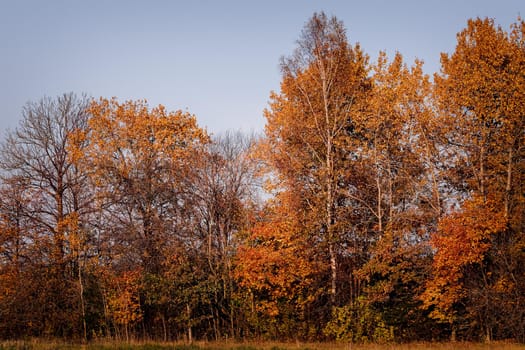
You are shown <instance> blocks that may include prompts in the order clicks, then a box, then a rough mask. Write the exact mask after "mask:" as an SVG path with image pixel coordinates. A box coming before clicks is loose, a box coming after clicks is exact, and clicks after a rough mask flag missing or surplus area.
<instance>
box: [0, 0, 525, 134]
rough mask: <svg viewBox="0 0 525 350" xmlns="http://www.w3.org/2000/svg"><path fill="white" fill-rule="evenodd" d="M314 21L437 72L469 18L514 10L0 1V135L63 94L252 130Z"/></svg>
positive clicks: (512, 17) (278, 1) (482, 2)
mask: <svg viewBox="0 0 525 350" xmlns="http://www.w3.org/2000/svg"><path fill="white" fill-rule="evenodd" d="M315 11H324V12H325V13H326V14H328V15H336V16H337V17H338V18H339V19H340V20H342V21H343V22H344V24H345V26H346V28H347V31H348V37H349V40H350V42H352V43H355V42H359V43H360V44H361V46H362V47H363V49H364V51H365V52H366V53H368V54H369V55H370V56H371V57H372V58H375V57H376V56H377V53H378V51H379V50H386V51H387V54H388V55H389V56H392V55H393V54H394V52H395V51H396V50H397V51H399V52H401V53H402V54H403V55H404V57H405V59H406V60H408V61H413V59H414V58H416V57H418V58H420V59H423V60H424V61H425V67H426V68H425V69H426V71H427V72H428V73H433V72H434V71H436V70H438V69H439V53H440V52H452V51H453V50H454V47H455V44H456V36H455V35H456V33H457V32H458V31H460V30H462V29H463V28H464V27H465V26H466V21H467V19H468V18H473V17H476V16H480V17H485V16H488V17H491V18H494V19H495V20H496V23H498V24H501V25H502V26H503V28H504V29H508V27H509V24H510V23H512V22H515V21H516V19H517V17H518V15H520V14H521V15H522V16H524V15H525V13H524V12H525V1H523V0H493V1H488V0H464V1H462V0H441V1H434V0H431V1H425V0H413V1H412V0H410V1H403V0H398V1H394V0H392V1H389V0H384V1H380V0H360V1H353V0H346V1H308V0H303V1H299V0H294V1H287V0H258V1H249V0H244V1H241V0H239V1H227V0H225V1H219V0H217V1H190V0H186V1H177V0H173V1H167V0H166V1H161V0H150V1H147V0H142V1H137V0H84V1H80V0H46V1H44V0H34V1H28V0H0V132H1V133H2V134H3V131H4V130H5V129H6V128H14V127H16V125H17V124H18V121H19V120H20V117H21V109H22V106H23V105H24V104H25V103H26V102H27V101H37V100H39V99H40V98H41V97H43V96H51V97H55V96H57V95H59V94H62V93H64V92H69V91H73V92H76V93H83V92H84V93H87V94H88V95H90V96H93V97H99V96H104V97H112V96H115V97H117V98H119V100H121V101H124V100H127V99H142V98H145V99H147V100H148V102H149V104H150V106H153V105H157V104H164V105H165V106H167V107H168V108H169V109H170V110H175V109H183V110H188V111H189V112H191V113H194V114H195V115H196V116H197V119H198V121H199V124H200V125H201V126H203V127H206V128H207V129H208V131H210V132H212V133H219V132H221V131H224V130H227V129H242V130H245V131H252V130H253V131H260V130H262V129H263V127H264V118H263V114H262V111H263V109H264V108H265V107H266V106H267V101H268V96H269V93H270V91H271V90H278V89H279V81H280V72H279V66H278V64H279V58H280V57H281V56H282V55H288V54H290V53H291V52H292V51H293V49H294V47H295V41H296V40H297V39H298V37H299V34H300V31H301V29H302V27H303V25H304V23H305V22H306V21H307V20H308V18H309V17H310V16H311V15H312V14H313V13H314V12H315Z"/></svg>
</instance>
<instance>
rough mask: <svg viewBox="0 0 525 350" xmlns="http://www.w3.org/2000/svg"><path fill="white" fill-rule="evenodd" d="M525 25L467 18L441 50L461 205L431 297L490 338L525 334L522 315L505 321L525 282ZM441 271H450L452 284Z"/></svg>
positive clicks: (447, 227) (454, 182)
mask: <svg viewBox="0 0 525 350" xmlns="http://www.w3.org/2000/svg"><path fill="white" fill-rule="evenodd" d="M523 28H524V24H523V21H521V20H520V21H519V22H518V23H515V24H514V25H513V28H512V32H511V33H510V34H509V33H507V32H505V31H504V30H503V29H501V28H500V27H496V26H495V24H494V21H493V20H490V19H479V18H478V19H475V20H469V21H468V25H467V28H466V29H465V30H463V31H462V32H460V33H459V34H458V36H457V38H458V44H457V46H456V50H455V51H454V53H453V54H452V55H450V56H449V55H446V54H442V57H441V62H442V69H441V73H440V74H439V75H436V76H435V83H436V99H437V102H438V106H439V111H440V113H441V119H442V123H441V125H442V126H441V128H442V134H443V152H446V154H447V157H448V160H447V161H446V163H444V167H445V170H446V180H447V182H446V186H447V188H448V194H447V195H448V197H449V203H455V204H457V205H459V206H460V207H461V209H460V210H459V212H458V213H455V210H449V213H448V214H447V215H446V216H445V217H444V218H443V219H442V220H441V222H440V227H439V230H438V232H437V233H436V237H435V238H433V241H434V247H435V248H437V249H438V251H437V253H436V259H435V262H434V270H435V272H434V273H435V275H434V278H433V279H431V280H430V281H429V287H428V288H429V289H428V292H427V293H426V294H425V295H424V300H425V302H426V303H427V305H428V306H431V305H433V306H435V307H436V310H435V311H434V312H433V315H435V316H436V317H444V315H448V316H447V317H446V318H447V320H448V321H449V322H452V323H454V326H455V327H456V328H458V327H460V326H461V324H467V322H468V324H470V327H469V329H471V330H475V331H476V332H479V333H478V334H484V337H485V338H487V339H491V338H492V337H500V338H504V337H509V336H512V337H516V338H518V339H522V338H523V334H524V332H523V322H519V321H518V322H517V323H515V324H520V326H518V328H515V329H513V330H511V329H510V327H506V326H504V325H505V324H507V322H503V321H502V320H504V319H505V320H508V319H513V320H518V319H523V313H522V312H521V311H517V309H520V308H517V307H516V305H520V304H522V303H523V298H522V296H521V295H520V294H519V293H518V292H517V290H522V289H523V286H522V284H521V282H519V281H522V280H523V279H522V278H520V277H518V276H522V274H523V269H522V268H521V267H520V266H522V265H523V258H524V255H523V253H522V252H521V253H520V248H518V247H520V246H521V245H522V244H523V243H522V242H523V222H524V218H525V216H524V206H523V203H524V202H523V193H524V192H523V174H524V165H525V163H524V159H525V158H524V154H523V151H524V147H523V145H524V144H525V142H524V137H525V134H524V132H523V130H524V118H523V115H524V111H525V109H524V108H525V105H524V102H523V101H524V98H525V95H524V94H525V90H524V89H523V87H524V86H525V85H524V83H525V77H524V76H523V68H524V67H525V55H524V54H525V50H524V46H523ZM487 210H489V212H486V211H487ZM480 213H482V214H480ZM472 218H478V219H479V220H478V222H471V221H470V220H472ZM466 223H469V224H466ZM468 244H473V245H474V247H471V248H469V249H467V251H472V252H473V255H471V254H463V253H461V255H462V257H463V258H464V259H467V260H466V261H464V263H463V264H459V265H460V266H462V268H461V269H460V270H458V271H456V272H455V273H448V272H447V271H449V270H450V269H453V271H455V268H453V266H451V265H456V264H457V263H458V260H456V259H455V258H454V257H458V253H457V249H459V248H458V247H465V245H468ZM474 253H475V254H474ZM448 257H452V258H448ZM459 261H462V260H461V259H460V260H459ZM458 274H459V275H458ZM443 276H448V280H447V281H446V283H447V284H446V285H445V287H444V286H443V283H445V282H444V281H442V277H443ZM458 276H461V277H458ZM467 286H468V287H467ZM463 287H464V288H463ZM444 300H446V302H444ZM460 304H461V305H463V306H464V307H463V308H462V312H461V315H462V317H461V318H458V317H457V314H458V311H459V309H460V308H459V305H460ZM510 305H514V307H512V306H510ZM489 310H500V311H501V312H493V311H489ZM451 314H454V315H455V316H451ZM472 325H475V327H472ZM470 336H471V337H476V335H474V334H470Z"/></svg>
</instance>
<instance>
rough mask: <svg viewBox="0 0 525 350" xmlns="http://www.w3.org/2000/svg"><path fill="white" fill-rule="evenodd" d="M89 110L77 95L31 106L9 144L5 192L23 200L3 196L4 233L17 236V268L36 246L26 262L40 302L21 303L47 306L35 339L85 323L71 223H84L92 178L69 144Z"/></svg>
mask: <svg viewBox="0 0 525 350" xmlns="http://www.w3.org/2000/svg"><path fill="white" fill-rule="evenodd" d="M87 105H88V99H87V98H86V97H85V96H82V97H77V96H75V95H74V94H72V93H70V94H65V95H62V96H59V97H58V98H56V99H51V98H44V99H42V100H40V101H39V102H30V103H28V104H27V105H26V106H25V108H24V109H23V113H22V120H21V122H20V125H19V127H18V128H17V129H16V130H14V131H12V132H9V133H8V135H7V137H6V139H5V141H4V142H3V143H2V155H1V159H0V166H1V168H2V171H3V173H2V176H3V182H4V184H5V186H6V187H5V190H8V189H10V191H12V192H11V195H12V196H13V197H11V198H17V202H16V203H17V205H16V206H13V203H12V202H11V204H10V201H11V199H9V198H4V202H3V206H2V208H3V210H2V214H3V215H4V223H5V224H6V225H7V226H4V228H5V229H6V230H7V231H4V232H8V231H9V232H11V233H12V235H14V236H13V237H12V238H13V239H15V241H11V245H10V248H9V249H10V250H12V249H13V247H17V248H16V249H15V254H14V255H12V256H11V263H13V264H15V266H16V265H18V264H19V263H20V262H21V261H22V259H21V257H22V256H21V255H20V252H21V251H22V250H18V248H21V247H23V246H27V245H30V246H31V251H30V252H27V251H26V253H25V258H24V260H25V262H30V263H31V267H29V266H25V268H26V269H28V268H30V269H33V271H35V272H36V271H38V273H37V274H35V275H34V276H33V277H35V279H33V280H32V283H33V284H32V285H33V288H38V289H37V290H38V292H37V293H35V294H34V295H33V297H36V299H32V298H33V297H32V298H30V299H28V300H26V301H25V303H27V304H22V305H19V307H21V308H22V309H24V308H27V307H30V305H29V304H31V303H34V304H36V305H41V306H42V309H40V310H39V311H38V312H36V314H38V317H40V319H39V321H38V322H35V327H34V328H33V329H31V330H30V332H33V331H34V332H35V333H34V334H39V333H40V334H43V332H46V333H48V334H49V335H64V336H71V335H72V334H74V333H76V332H77V329H78V328H80V327H81V326H80V323H81V319H83V316H82V312H81V310H79V308H78V306H77V305H80V304H83V302H79V301H81V300H82V298H83V292H82V280H81V279H77V277H78V276H79V274H81V271H80V267H79V265H78V259H75V258H74V256H73V254H72V251H73V250H74V247H73V245H74V240H75V236H76V233H75V232H73V231H74V230H72V223H73V221H75V226H78V225H80V224H81V223H82V222H85V220H86V217H87V215H88V213H89V211H90V199H89V193H88V192H87V191H86V187H85V186H84V184H85V182H84V181H85V176H84V174H83V173H82V172H81V171H80V169H79V168H77V166H76V165H75V164H74V163H73V162H72V160H71V157H70V156H71V154H70V150H69V147H70V146H71V144H72V134H73V133H75V132H76V131H78V130H82V129H84V128H85V126H86V121H87V117H88V114H87V111H86V108H87ZM9 208H10V209H9ZM12 244H15V246H13V245H12ZM18 246H19V247H18ZM77 252H78V250H77ZM11 253H13V252H11ZM84 253H85V252H84V251H82V252H79V254H84ZM18 269H19V268H18ZM26 271H27V270H26ZM37 275H38V276H40V277H37ZM35 291H36V290H35ZM33 312H34V311H33ZM77 327H78V328H77Z"/></svg>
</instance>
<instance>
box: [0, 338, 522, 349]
mask: <svg viewBox="0 0 525 350" xmlns="http://www.w3.org/2000/svg"><path fill="white" fill-rule="evenodd" d="M77 349H79V350H80V349H81V350H524V349H525V344H514V343H505V342H494V343H489V344H481V343H461V342H457V343H410V344H343V343H275V342H263V343H255V342H254V343H218V342H212V343H203V342H197V343H194V344H191V345H188V344H181V343H116V342H104V343H93V344H87V345H78V344H68V343H64V342H43V341H40V340H33V341H11V342H9V341H6V342H0V350H77Z"/></svg>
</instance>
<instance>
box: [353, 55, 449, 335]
mask: <svg viewBox="0 0 525 350" xmlns="http://www.w3.org/2000/svg"><path fill="white" fill-rule="evenodd" d="M422 65H423V63H422V62H421V61H416V62H415V63H414V64H413V66H412V67H408V66H407V65H406V64H405V63H404V62H403V58H402V56H401V54H399V53H397V54H396V55H395V56H394V58H393V59H392V60H391V61H390V62H389V60H388V58H387V56H386V54H385V53H380V54H379V57H378V60H377V62H376V63H375V64H373V65H372V70H371V77H370V79H371V91H370V94H369V97H368V99H367V105H366V107H365V110H364V111H363V113H361V114H360V115H359V116H358V118H360V119H359V122H358V123H356V131H357V132H358V133H359V135H360V141H361V142H360V144H359V149H360V151H359V152H358V155H357V156H356V159H355V160H354V162H355V163H357V164H358V165H357V166H358V167H359V169H360V173H361V174H364V175H366V176H363V175H362V176H361V180H360V181H359V182H357V181H356V179H357V176H356V174H355V173H354V172H349V174H348V176H349V178H348V180H347V183H348V184H350V186H349V187H348V189H347V196H348V197H349V198H351V199H352V200H353V207H354V211H356V210H360V215H361V218H360V220H355V219H354V220H352V219H351V217H349V220H352V221H353V222H355V223H359V226H360V227H361V228H360V229H361V230H362V231H363V236H365V237H368V240H369V244H368V248H367V257H366V261H365V263H364V265H363V267H362V268H361V269H359V271H358V273H357V274H356V275H357V276H358V278H360V279H361V280H362V291H359V290H358V291H357V294H356V295H355V296H354V298H353V299H352V300H351V301H350V303H349V305H348V306H346V308H350V309H355V310H357V311H358V312H357V313H361V314H362V313H363V310H366V311H367V312H368V314H369V315H370V316H373V317H374V318H376V319H379V318H380V319H381V322H383V323H384V325H385V326H386V327H391V330H392V331H394V332H391V331H389V332H385V331H379V330H378V331H376V332H375V333H374V326H369V327H368V328H369V329H368V330H363V332H361V333H362V334H360V335H359V336H357V337H355V338H356V339H354V340H359V337H365V336H366V337H369V339H370V337H371V338H372V339H373V337H382V338H383V340H384V339H385V338H386V339H389V338H391V337H392V336H393V335H394V336H396V337H397V338H398V339H405V340H406V339H408V338H409V337H413V338H416V337H417V335H415V334H414V333H418V335H421V333H419V332H420V330H419V329H420V328H421V326H422V325H421V320H422V319H423V318H424V317H423V315H422V314H421V313H417V312H416V311H417V305H418V301H417V299H415V298H414V296H415V295H417V292H416V291H417V290H418V289H420V288H421V287H422V285H423V281H424V277H425V275H426V271H428V268H427V266H428V263H429V258H430V254H429V252H430V249H429V245H428V237H429V233H430V232H431V231H432V230H433V229H434V227H435V224H436V222H437V218H438V217H439V215H440V212H441V210H440V208H441V201H440V197H439V191H438V182H437V177H438V173H437V171H436V167H435V165H434V164H433V162H434V161H435V159H436V154H437V152H436V145H435V144H434V143H433V142H432V141H431V139H432V138H433V137H434V133H435V131H434V129H433V125H435V117H434V113H433V110H432V108H431V107H432V106H431V104H430V102H429V97H430V88H431V85H430V81H429V79H428V77H427V76H426V75H425V74H424V73H423V69H422ZM356 153H357V152H356ZM358 208H361V209H358ZM355 226H357V225H355ZM361 293H362V294H361ZM360 295H361V296H362V297H361V298H359V297H360ZM360 304H364V305H360ZM374 312H375V313H376V315H373V314H374ZM416 322H417V323H416ZM374 323H376V324H377V323H378V322H377V320H376V322H371V324H374ZM411 332H413V333H412V335H410V333H411ZM354 333H355V334H357V333H356V332H354ZM376 340H381V339H376Z"/></svg>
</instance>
